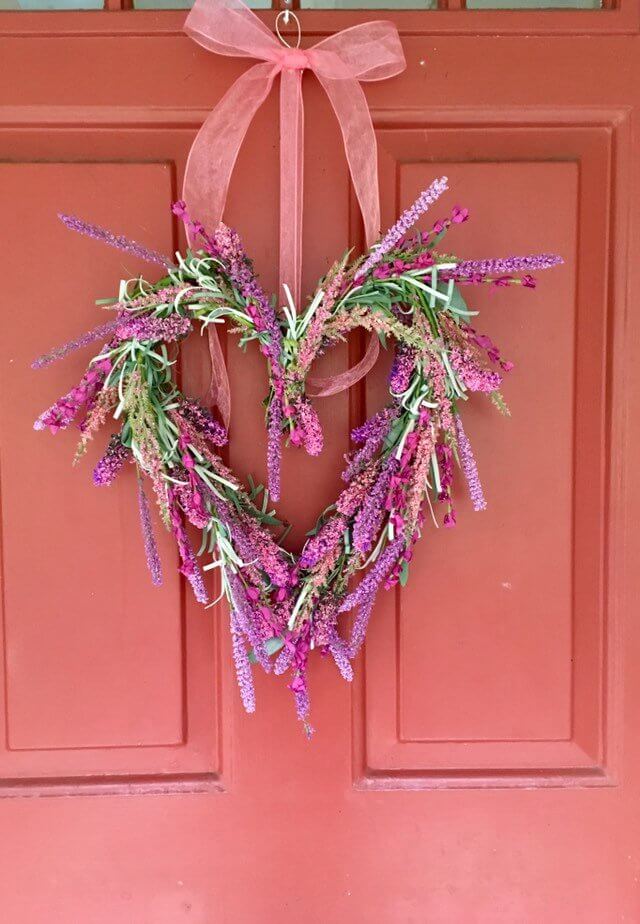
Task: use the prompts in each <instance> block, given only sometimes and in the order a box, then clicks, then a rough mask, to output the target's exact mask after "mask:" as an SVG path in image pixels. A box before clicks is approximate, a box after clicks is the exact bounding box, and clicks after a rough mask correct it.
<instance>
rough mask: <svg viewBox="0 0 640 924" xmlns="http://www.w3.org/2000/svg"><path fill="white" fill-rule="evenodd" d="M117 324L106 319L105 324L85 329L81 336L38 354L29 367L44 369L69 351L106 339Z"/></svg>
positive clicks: (62, 357) (115, 321)
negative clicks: (40, 354)
mask: <svg viewBox="0 0 640 924" xmlns="http://www.w3.org/2000/svg"><path fill="white" fill-rule="evenodd" d="M118 324H119V321H117V320H113V321H107V323H106V324H100V325H99V326H98V327H94V328H93V330H89V331H87V333H86V334H82V336H81V337H77V338H76V339H75V340H69V341H68V342H67V343H64V344H63V345H62V346H59V347H56V348H55V349H54V350H50V351H49V352H48V353H43V355H42V356H39V357H38V358H37V359H35V360H34V361H33V362H32V363H31V368H32V369H44V368H45V366H50V365H51V363H55V362H57V361H58V360H59V359H64V358H65V356H68V355H69V353H73V352H74V351H75V350H80V349H82V347H85V346H88V345H89V344H90V343H95V341H96V340H108V339H109V337H110V335H111V334H112V333H113V331H114V330H115V329H116V327H117V326H118Z"/></svg>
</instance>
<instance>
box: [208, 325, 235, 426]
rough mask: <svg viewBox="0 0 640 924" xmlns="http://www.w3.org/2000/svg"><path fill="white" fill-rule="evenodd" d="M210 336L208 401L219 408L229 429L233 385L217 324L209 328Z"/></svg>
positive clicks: (223, 421)
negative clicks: (231, 384) (230, 381)
mask: <svg viewBox="0 0 640 924" xmlns="http://www.w3.org/2000/svg"><path fill="white" fill-rule="evenodd" d="M207 335H208V338H209V356H210V357H211V382H210V385H209V395H208V403H209V404H210V405H211V406H212V407H214V406H216V407H217V408H218V411H219V413H220V417H221V419H222V423H223V424H224V426H225V429H226V430H228V429H229V421H230V420H231V386H230V385H229V374H228V372H227V364H226V363H225V361H224V356H223V354H222V347H221V345H220V338H219V337H218V331H217V328H216V325H215V324H209V326H208V328H207Z"/></svg>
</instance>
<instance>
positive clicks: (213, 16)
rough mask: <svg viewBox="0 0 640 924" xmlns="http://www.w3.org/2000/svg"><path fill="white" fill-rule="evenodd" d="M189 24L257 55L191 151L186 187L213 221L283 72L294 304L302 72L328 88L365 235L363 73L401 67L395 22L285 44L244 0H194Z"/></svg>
mask: <svg viewBox="0 0 640 924" xmlns="http://www.w3.org/2000/svg"><path fill="white" fill-rule="evenodd" d="M185 31H186V33H187V35H189V36H190V37H191V38H192V39H194V41H196V42H197V43H198V44H199V45H201V46H202V47H203V48H206V49H207V50H209V51H213V52H214V53H216V54H221V55H231V56H237V57H250V58H257V59H258V60H260V61H262V62H264V63H263V64H256V65H254V66H253V67H252V68H250V69H249V70H248V71H247V72H246V73H245V74H243V75H242V76H241V77H240V78H239V79H238V80H237V81H236V82H235V83H234V84H233V85H232V86H231V88H230V89H229V90H228V91H227V93H226V94H225V96H224V97H223V98H222V100H221V101H220V103H218V105H217V106H216V108H215V109H214V110H213V112H212V113H211V114H210V115H209V116H208V117H207V119H206V120H205V122H204V124H203V126H202V128H201V129H200V131H199V132H198V134H197V136H196V138H195V141H194V142H193V146H192V148H191V151H190V153H189V157H188V160H187V166H186V170H185V178H184V189H183V197H184V199H185V200H186V202H187V203H188V205H189V208H190V210H191V212H192V214H194V215H196V216H197V217H198V218H199V219H200V220H201V221H202V222H203V223H204V224H206V225H208V226H209V227H210V228H212V229H215V228H217V226H218V225H219V224H220V221H221V220H222V214H223V211H224V206H225V202H226V198H227V190H228V187H229V181H230V179H231V173H232V170H233V166H234V164H235V162H236V158H237V156H238V151H239V149H240V145H241V144H242V141H243V139H244V137H245V135H246V133H247V130H248V128H249V125H250V124H251V121H252V119H253V116H254V115H255V113H256V111H257V110H258V108H259V107H260V106H261V105H262V103H263V102H264V100H265V99H266V97H267V95H268V94H269V92H270V90H271V87H272V85H273V81H274V79H275V77H276V76H277V75H278V74H280V75H281V77H280V272H279V277H280V291H279V295H280V297H282V285H283V284H284V283H286V284H287V285H288V286H289V288H290V290H291V292H292V293H293V297H294V300H295V303H296V305H297V306H300V278H301V252H302V186H303V183H302V179H303V159H304V138H303V124H304V113H303V104H302V86H301V83H302V74H303V73H304V71H305V70H311V71H313V72H314V73H315V75H316V77H317V78H318V80H319V81H320V83H321V84H322V86H323V88H324V90H325V92H326V93H327V95H328V96H329V99H330V101H331V105H332V107H333V110H334V112H335V114H336V118H337V119H338V122H339V124H340V130H341V132H342V138H343V142H344V146H345V151H346V155H347V161H348V164H349V170H350V172H351V177H352V181H353V186H354V189H355V191H356V195H357V197H358V202H359V203H360V209H361V211H362V217H363V220H364V227H365V234H366V239H367V244H368V245H369V246H370V245H371V244H373V242H374V241H375V239H376V238H377V236H378V233H379V231H380V227H379V226H380V205H379V197H378V164H377V149H376V143H375V134H374V130H373V123H372V121H371V115H370V113H369V109H368V107H367V103H366V99H365V96H364V93H363V91H362V87H361V86H360V82H361V81H370V80H384V79H386V78H387V77H392V76H394V75H395V74H399V73H400V72H401V71H402V70H404V67H405V60H404V55H403V52H402V46H401V45H400V39H399V36H398V31H397V29H396V27H395V26H394V25H393V24H392V23H389V22H371V23H362V24H361V25H358V26H352V27H351V28H349V29H344V30H343V31H342V32H338V33H336V34H335V35H331V36H329V37H328V38H326V39H323V40H322V41H321V42H318V44H317V45H314V46H313V47H312V48H309V49H301V48H289V47H288V46H282V45H281V44H280V43H279V42H278V40H277V39H276V37H275V36H274V35H273V33H272V32H271V31H270V30H269V29H268V28H267V26H266V25H264V23H263V22H262V21H261V20H260V19H259V18H258V17H257V16H256V15H255V13H253V12H252V11H251V10H250V9H249V8H248V7H247V6H245V4H244V3H243V2H242V0H196V2H195V4H194V6H193V8H192V10H191V12H190V13H189V15H188V17H187V20H186V23H185Z"/></svg>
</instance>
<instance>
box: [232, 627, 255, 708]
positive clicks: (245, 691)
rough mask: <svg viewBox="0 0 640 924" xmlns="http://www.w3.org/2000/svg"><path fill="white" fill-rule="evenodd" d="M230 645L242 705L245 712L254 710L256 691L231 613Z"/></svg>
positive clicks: (249, 665) (243, 646) (242, 644)
mask: <svg viewBox="0 0 640 924" xmlns="http://www.w3.org/2000/svg"><path fill="white" fill-rule="evenodd" d="M231 645H232V647H233V660H234V663H235V666H236V678H237V680H238V689H239V690H240V696H241V698H242V705H243V706H244V708H245V710H246V711H247V712H255V711H256V692H255V689H254V686H253V675H252V673H251V664H250V663H249V658H248V656H247V649H246V648H245V644H244V639H243V638H242V634H241V632H240V630H239V628H238V626H237V624H236V621H235V617H234V614H233V612H232V614H231Z"/></svg>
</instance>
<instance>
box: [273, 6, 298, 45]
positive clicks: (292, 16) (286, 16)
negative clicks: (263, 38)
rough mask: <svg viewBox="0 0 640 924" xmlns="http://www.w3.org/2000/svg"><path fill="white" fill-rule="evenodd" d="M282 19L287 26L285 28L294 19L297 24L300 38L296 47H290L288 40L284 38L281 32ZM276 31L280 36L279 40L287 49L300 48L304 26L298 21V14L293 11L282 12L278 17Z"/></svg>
mask: <svg viewBox="0 0 640 924" xmlns="http://www.w3.org/2000/svg"><path fill="white" fill-rule="evenodd" d="M281 17H282V21H283V23H284V24H285V26H288V25H289V20H290V19H293V21H294V22H295V24H296V29H297V30H298V38H297V41H296V44H295V46H293V45H290V44H289V42H288V41H287V40H286V38H284V36H283V35H282V33H281V32H280V18H281ZM275 29H276V35H277V36H278V38H279V39H280V41H281V42H282V44H283V45H285V46H286V47H287V48H293V47H295V48H300V42H301V41H302V26H301V25H300V20H299V19H298V17H297V16H296V14H295V13H294V12H293V10H280V12H279V13H278V15H277V16H276V25H275Z"/></svg>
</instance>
